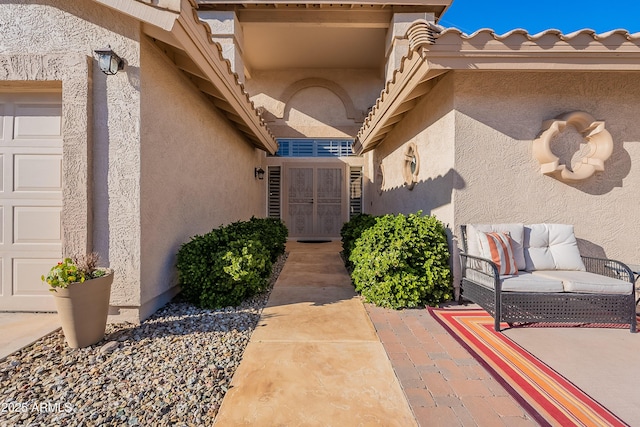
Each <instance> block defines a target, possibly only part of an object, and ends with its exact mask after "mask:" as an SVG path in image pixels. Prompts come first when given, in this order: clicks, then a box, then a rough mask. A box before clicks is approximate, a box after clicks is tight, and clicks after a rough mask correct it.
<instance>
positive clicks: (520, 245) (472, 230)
mask: <svg viewBox="0 0 640 427" xmlns="http://www.w3.org/2000/svg"><path fill="white" fill-rule="evenodd" d="M478 231H482V232H485V233H490V232H500V233H508V234H509V236H511V248H512V250H513V258H514V259H515V260H516V266H517V267H518V270H524V269H525V268H526V266H527V263H526V261H525V258H524V224H521V223H512V224H468V225H467V253H468V254H469V255H475V256H480V257H481V256H482V251H481V249H480V242H479V240H478Z"/></svg>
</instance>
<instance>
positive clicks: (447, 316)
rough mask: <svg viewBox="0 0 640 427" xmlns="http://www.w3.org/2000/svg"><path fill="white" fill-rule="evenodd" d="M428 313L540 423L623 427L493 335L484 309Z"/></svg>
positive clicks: (575, 389)
mask: <svg viewBox="0 0 640 427" xmlns="http://www.w3.org/2000/svg"><path fill="white" fill-rule="evenodd" d="M428 309H429V313H431V315H432V316H433V317H434V318H435V319H436V320H437V321H438V322H439V323H440V324H441V325H442V326H443V327H444V328H445V329H446V330H447V332H449V333H450V334H451V335H452V336H453V338H455V339H456V341H458V342H459V343H460V344H461V345H462V346H463V347H464V348H465V349H466V350H467V351H468V352H469V353H470V354H471V355H472V356H473V357H474V358H475V359H476V360H477V361H478V362H479V363H480V364H481V365H482V366H484V368H485V369H487V371H488V372H489V373H490V374H491V376H493V378H494V379H495V380H496V381H498V382H499V383H500V384H501V385H502V386H503V387H504V388H505V389H506V390H507V391H508V392H509V394H511V396H513V398H514V399H515V400H516V401H517V402H518V403H519V404H520V405H521V406H522V407H523V408H524V409H525V410H526V411H527V412H528V413H529V414H530V415H531V416H532V417H533V418H534V419H535V420H536V421H537V422H538V423H540V425H542V426H553V425H561V426H570V425H578V426H596V425H597V426H626V425H627V424H626V423H625V422H624V421H622V420H621V419H619V418H618V417H617V416H616V415H614V414H613V413H611V412H610V411H609V410H608V409H606V408H605V407H604V406H602V405H601V404H599V403H598V402H596V401H595V400H593V399H592V398H591V397H590V396H589V395H587V394H586V393H585V392H583V391H582V390H580V389H579V388H578V387H576V386H575V385H573V384H572V383H571V382H570V381H568V380H567V379H566V378H564V377H563V376H562V375H560V374H559V373H557V372H556V371H554V370H553V369H552V368H550V367H549V366H547V365H546V364H545V363H544V362H542V361H541V360H540V359H538V358H536V357H535V356H533V355H532V354H531V353H529V352H528V351H526V350H525V349H524V348H522V347H521V346H519V345H518V344H516V343H515V342H514V341H512V340H511V339H510V338H509V337H507V336H506V335H504V334H502V333H500V332H496V331H494V329H493V318H492V317H491V316H490V315H489V314H488V313H487V312H486V311H484V310H482V309H437V308H431V307H429V308H428ZM507 326H508V325H506V324H505V327H507Z"/></svg>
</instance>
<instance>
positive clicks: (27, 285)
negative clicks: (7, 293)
mask: <svg viewBox="0 0 640 427" xmlns="http://www.w3.org/2000/svg"><path fill="white" fill-rule="evenodd" d="M56 262H59V259H57V258H52V259H31V258H14V259H13V287H12V288H13V295H14V296H22V295H41V294H42V291H43V289H44V290H45V291H47V292H49V288H48V285H45V284H44V283H43V282H42V275H45V276H46V275H47V273H48V272H49V270H50V269H51V266H52V265H55V264H56Z"/></svg>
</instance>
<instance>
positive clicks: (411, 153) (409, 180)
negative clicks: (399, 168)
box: [403, 142, 420, 190]
mask: <svg viewBox="0 0 640 427" xmlns="http://www.w3.org/2000/svg"><path fill="white" fill-rule="evenodd" d="M419 170H420V158H419V157H418V147H416V144H415V143H413V142H412V143H410V144H409V145H408V146H407V150H406V151H405V152H404V169H403V175H404V185H405V186H406V187H407V189H409V190H413V187H414V186H415V185H416V182H418V172H419Z"/></svg>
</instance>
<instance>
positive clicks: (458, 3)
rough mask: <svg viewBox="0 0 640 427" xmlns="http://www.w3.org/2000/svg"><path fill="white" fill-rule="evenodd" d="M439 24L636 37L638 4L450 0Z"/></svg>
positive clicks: (631, 0) (638, 0)
mask: <svg viewBox="0 0 640 427" xmlns="http://www.w3.org/2000/svg"><path fill="white" fill-rule="evenodd" d="M439 24H440V25H442V26H444V27H455V28H458V29H460V30H461V31H463V32H465V33H467V34H471V33H473V32H475V31H476V30H478V29H480V28H491V29H493V30H495V32H496V33H498V34H504V33H506V32H507V31H510V30H513V29H514V28H524V29H525V30H527V31H528V32H529V33H530V34H535V33H538V32H540V31H544V30H547V29H550V28H555V29H557V30H560V31H562V32H563V33H565V34H567V33H570V32H573V31H576V30H581V29H584V28H590V29H592V30H595V31H596V32H597V33H602V32H606V31H610V30H615V29H625V30H628V31H629V32H630V33H636V32H640V0H604V1H603V0H454V1H453V4H452V5H451V7H450V8H449V9H448V10H447V11H446V12H445V14H444V15H443V16H442V18H441V19H440V21H439Z"/></svg>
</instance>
